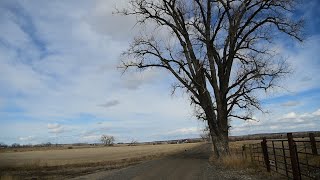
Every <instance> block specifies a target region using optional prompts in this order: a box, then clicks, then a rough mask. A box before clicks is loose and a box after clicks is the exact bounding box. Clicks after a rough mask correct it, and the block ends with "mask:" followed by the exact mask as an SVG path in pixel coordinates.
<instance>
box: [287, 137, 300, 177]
mask: <svg viewBox="0 0 320 180" xmlns="http://www.w3.org/2000/svg"><path fill="white" fill-rule="evenodd" d="M287 137H288V145H289V151H290V159H291V166H292V175H293V179H294V180H301V176H300V170H299V162H298V157H297V147H296V144H295V142H294V140H293V136H292V133H287Z"/></svg>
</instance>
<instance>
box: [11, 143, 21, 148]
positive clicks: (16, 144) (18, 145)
mask: <svg viewBox="0 0 320 180" xmlns="http://www.w3.org/2000/svg"><path fill="white" fill-rule="evenodd" d="M20 146H21V145H20V144H19V143H13V144H12V145H11V147H13V148H16V147H20Z"/></svg>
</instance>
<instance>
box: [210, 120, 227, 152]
mask: <svg viewBox="0 0 320 180" xmlns="http://www.w3.org/2000/svg"><path fill="white" fill-rule="evenodd" d="M213 123H214V121H213V120H210V119H208V126H209V129H210V135H211V139H212V144H213V149H214V153H215V155H216V157H217V158H222V157H224V156H227V155H229V154H230V153H229V139H228V130H225V131H224V130H222V128H215V126H216V125H215V124H213ZM223 129H224V128H223Z"/></svg>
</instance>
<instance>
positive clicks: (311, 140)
mask: <svg viewBox="0 0 320 180" xmlns="http://www.w3.org/2000/svg"><path fill="white" fill-rule="evenodd" d="M309 138H310V143H311V149H312V154H314V155H318V150H317V144H316V139H315V138H314V134H313V133H309Z"/></svg>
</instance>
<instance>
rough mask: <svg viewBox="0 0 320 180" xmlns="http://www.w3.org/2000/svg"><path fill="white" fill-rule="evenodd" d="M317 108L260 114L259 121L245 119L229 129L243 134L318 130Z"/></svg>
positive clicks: (235, 133)
mask: <svg viewBox="0 0 320 180" xmlns="http://www.w3.org/2000/svg"><path fill="white" fill-rule="evenodd" d="M318 113H319V109H318V110H317V111H315V112H309V113H296V112H289V113H287V114H284V115H280V116H271V115H269V116H267V117H262V116H260V119H259V121H256V122H255V121H246V122H244V123H241V124H238V125H234V126H233V127H232V129H231V134H232V135H244V134H254V133H267V132H269V133H270V132H290V131H291V132H292V131H311V130H318V129H319V128H320V125H319V123H318V117H319V115H318Z"/></svg>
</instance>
